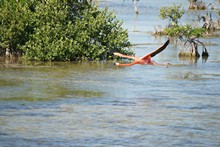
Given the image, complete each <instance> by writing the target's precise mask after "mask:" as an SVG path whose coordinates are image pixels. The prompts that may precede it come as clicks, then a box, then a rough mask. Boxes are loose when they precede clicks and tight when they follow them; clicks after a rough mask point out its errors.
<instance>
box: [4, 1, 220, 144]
mask: <svg viewBox="0 0 220 147" xmlns="http://www.w3.org/2000/svg"><path fill="white" fill-rule="evenodd" d="M141 1H142V0H141ZM141 1H140V2H141ZM140 2H139V4H140ZM158 2H159V1H158ZM164 2H165V1H164ZM166 2H169V0H167V1H166ZM172 2H173V1H172ZM130 3H131V2H130V1H126V2H117V3H116V1H104V2H102V3H101V4H100V5H101V6H105V5H109V7H110V9H114V10H115V11H116V14H117V15H118V17H119V18H120V19H122V18H125V19H124V20H125V24H124V26H125V27H126V28H128V30H129V35H130V36H129V37H130V40H131V41H132V42H133V43H136V44H141V45H137V46H134V47H133V49H134V50H135V53H136V55H138V56H141V55H144V54H145V53H147V52H150V51H152V49H155V48H157V47H158V46H160V45H161V44H162V43H163V42H165V40H166V38H154V37H153V36H151V35H150V34H149V33H146V32H148V31H146V32H144V31H143V32H144V33H143V32H142V30H143V29H142V28H141V27H143V28H144V26H145V25H142V26H141V27H140V26H139V25H137V24H139V23H140V24H142V23H141V22H139V21H143V20H142V19H140V20H136V22H135V23H136V27H137V28H138V29H139V30H141V32H138V31H133V28H134V25H133V24H134V21H132V20H130V21H131V22H132V23H129V20H128V19H130V18H131V17H133V9H126V10H128V14H129V15H130V16H131V17H129V16H127V18H126V17H124V15H125V13H124V14H123V13H122V11H120V10H119V8H121V5H125V6H126V5H130ZM154 3H156V1H154V2H153V1H152V3H151V4H152V6H149V7H154V8H155V10H156V8H158V7H159V6H160V5H156V4H154ZM131 6H133V5H131ZM146 6H148V5H146ZM146 6H145V5H143V6H142V7H143V8H145V7H146ZM127 7H128V6H127ZM132 8H133V7H132ZM140 9H141V7H140ZM158 9H159V8H158ZM140 11H141V10H140ZM152 11H153V10H152ZM119 12H121V13H119ZM154 13H155V14H156V12H154ZM138 17H140V18H141V17H148V16H145V15H144V14H141V13H140V15H139V16H138ZM152 17H153V16H152ZM156 19H157V18H155V20H156ZM149 22H150V21H149ZM144 23H146V22H144ZM151 23H152V24H154V25H156V24H157V21H154V22H151ZM151 27H152V26H151ZM146 28H148V29H149V28H150V25H149V26H146ZM149 30H150V29H149ZM204 40H205V41H207V42H211V43H213V44H216V45H210V46H208V51H209V53H210V56H209V58H208V60H207V61H206V62H203V60H202V58H200V59H199V60H198V61H196V62H193V61H192V60H180V59H179V58H178V57H177V54H178V51H179V50H178V49H179V48H178V47H175V46H174V45H173V44H172V43H171V44H170V45H169V47H168V48H167V49H166V50H165V51H163V52H162V53H161V54H159V55H158V56H156V57H155V58H154V60H155V61H156V62H160V63H163V62H170V63H171V64H172V66H170V67H168V68H164V67H156V66H142V65H136V66H132V67H122V68H119V67H115V66H114V65H113V63H114V61H108V62H83V63H59V62H53V63H20V62H16V63H8V62H5V60H4V59H1V60H0V61H1V63H0V142H1V146H110V145H111V146H220V141H219V140H220V125H219V124H220V91H219V90H220V72H219V69H220V51H219V47H220V45H219V38H208V39H204ZM119 62H122V61H119Z"/></svg>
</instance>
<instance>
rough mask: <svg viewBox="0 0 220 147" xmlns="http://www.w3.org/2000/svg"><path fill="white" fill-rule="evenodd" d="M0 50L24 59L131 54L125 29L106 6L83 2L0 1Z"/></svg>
mask: <svg viewBox="0 0 220 147" xmlns="http://www.w3.org/2000/svg"><path fill="white" fill-rule="evenodd" d="M0 20H1V22H0V49H1V50H6V49H10V51H11V53H12V54H13V53H15V54H17V53H23V54H24V57H25V58H26V59H28V60H32V59H34V60H41V61H70V60H107V59H112V58H113V56H112V55H113V52H122V53H125V54H133V52H132V51H131V50H130V49H129V48H128V47H129V46H130V45H131V44H130V42H129V41H128V33H127V30H125V29H123V28H122V22H120V21H119V20H117V18H116V16H115V15H114V14H113V13H112V12H109V11H108V9H105V10H99V8H98V6H97V5H94V4H92V3H89V2H87V1H84V0H82V1H78V0H75V1H69V0H61V1H56V0H40V1H35V0H32V1H28V0H21V1H16V2H15V1H13V0H1V1H0Z"/></svg>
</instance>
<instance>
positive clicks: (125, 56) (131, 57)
mask: <svg viewBox="0 0 220 147" xmlns="http://www.w3.org/2000/svg"><path fill="white" fill-rule="evenodd" d="M114 55H115V56H119V57H123V58H128V59H133V60H135V59H136V57H133V56H128V55H123V54H121V53H114Z"/></svg>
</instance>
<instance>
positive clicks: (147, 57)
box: [114, 40, 170, 67]
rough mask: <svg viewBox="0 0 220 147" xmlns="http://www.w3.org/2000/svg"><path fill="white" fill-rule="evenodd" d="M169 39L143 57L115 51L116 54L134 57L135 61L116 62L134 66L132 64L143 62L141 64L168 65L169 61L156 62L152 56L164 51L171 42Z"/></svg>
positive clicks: (117, 64)
mask: <svg viewBox="0 0 220 147" xmlns="http://www.w3.org/2000/svg"><path fill="white" fill-rule="evenodd" d="M169 42H170V41H169V40H167V41H166V43H164V44H163V45H162V46H161V47H159V48H158V49H156V50H154V51H153V52H151V53H149V54H146V55H145V56H143V57H141V58H138V57H134V56H128V55H123V54H121V53H116V52H115V53H114V55H116V56H119V57H123V58H129V59H133V60H134V62H132V63H127V64H126V63H125V64H121V63H115V65H116V66H132V65H135V64H141V65H146V64H149V65H159V66H166V67H167V66H168V65H169V63H167V64H159V63H156V62H154V61H152V60H151V58H152V57H154V56H156V55H157V54H158V53H160V52H161V51H163V50H164V49H165V48H166V47H167V45H168V44H169Z"/></svg>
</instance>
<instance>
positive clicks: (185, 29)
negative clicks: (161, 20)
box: [164, 25, 205, 38]
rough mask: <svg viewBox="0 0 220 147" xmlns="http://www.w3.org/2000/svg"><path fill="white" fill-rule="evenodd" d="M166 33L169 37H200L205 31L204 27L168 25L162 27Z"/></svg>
mask: <svg viewBox="0 0 220 147" xmlns="http://www.w3.org/2000/svg"><path fill="white" fill-rule="evenodd" d="M164 32H165V34H166V35H169V36H171V37H180V36H181V37H183V36H184V37H186V38H200V37H203V35H204V33H205V29H204V28H193V27H192V26H191V25H184V26H175V27H168V28H165V29H164Z"/></svg>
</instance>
